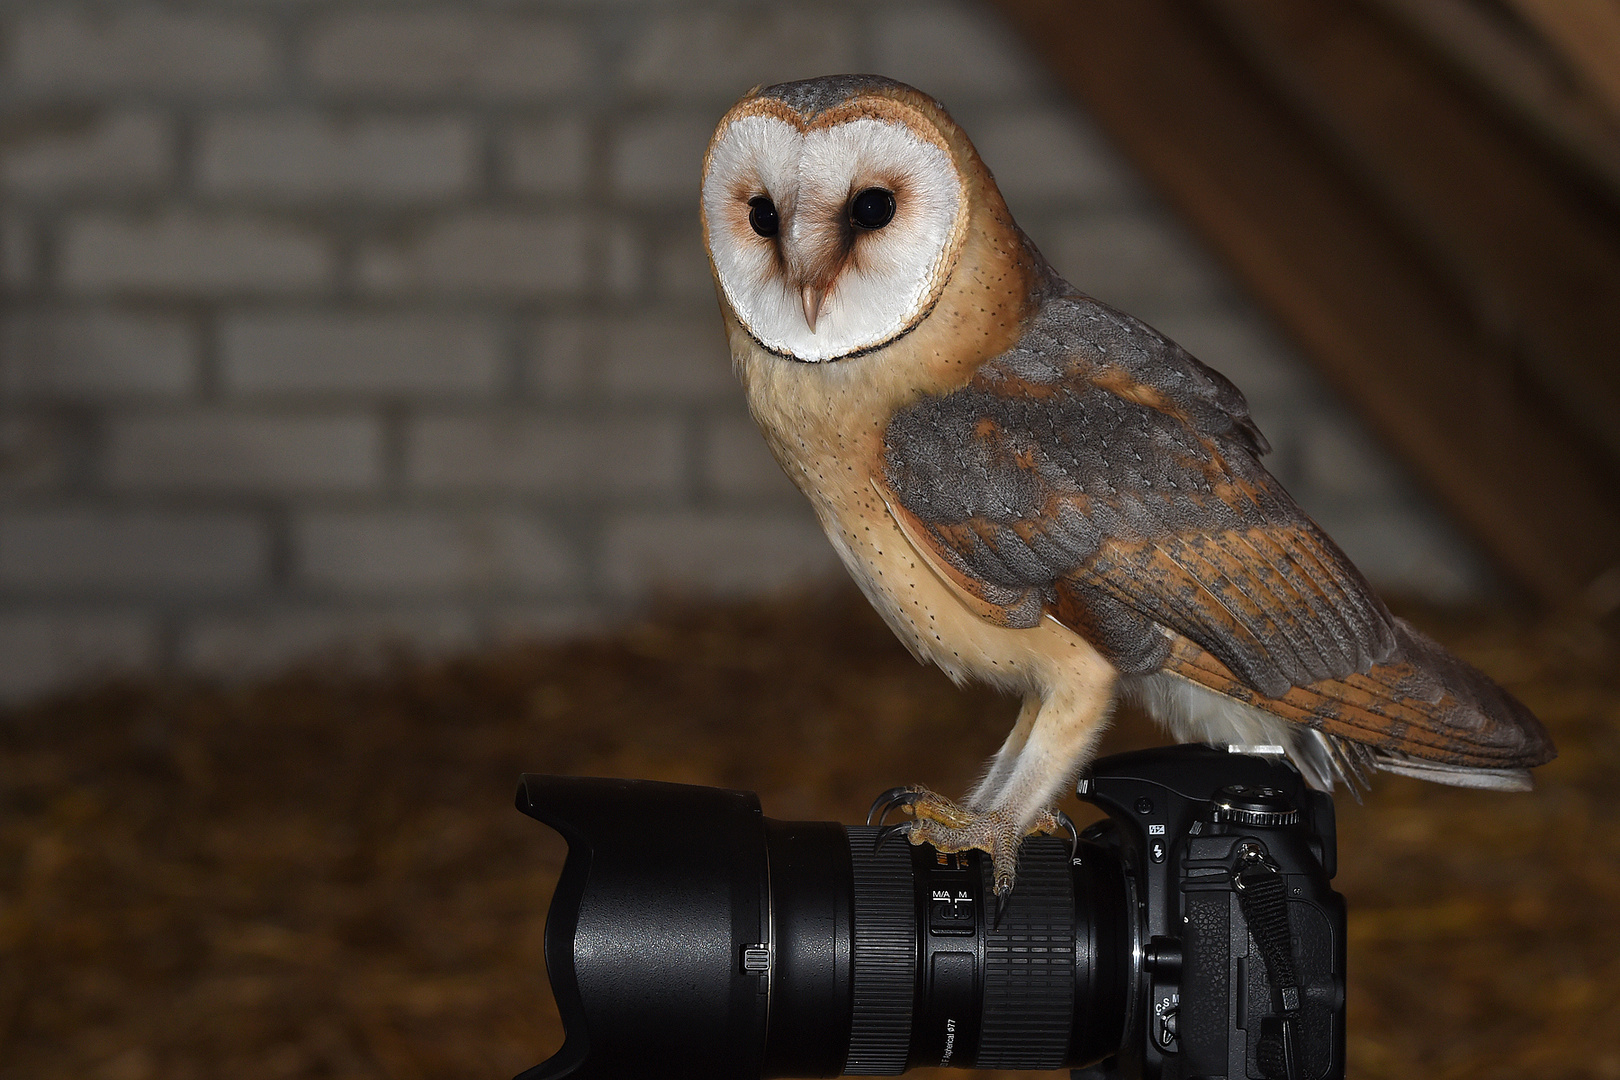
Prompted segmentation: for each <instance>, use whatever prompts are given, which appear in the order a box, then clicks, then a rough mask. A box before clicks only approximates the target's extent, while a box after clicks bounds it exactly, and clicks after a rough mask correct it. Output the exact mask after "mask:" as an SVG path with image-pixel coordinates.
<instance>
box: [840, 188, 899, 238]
mask: <svg viewBox="0 0 1620 1080" xmlns="http://www.w3.org/2000/svg"><path fill="white" fill-rule="evenodd" d="M893 217H894V192H892V191H884V190H883V189H882V188H880V187H869V188H867V189H866V190H865V191H863V192H861V193H860V194H858V195H856V196H855V197H854V198H853V199H851V200H849V220H850V221H851V222H852V223H853V224H855V225H856V226H858V227H860V228H862V229H881V228H883V226H885V225H887V224H888V223H889V221H890V219H892V218H893Z"/></svg>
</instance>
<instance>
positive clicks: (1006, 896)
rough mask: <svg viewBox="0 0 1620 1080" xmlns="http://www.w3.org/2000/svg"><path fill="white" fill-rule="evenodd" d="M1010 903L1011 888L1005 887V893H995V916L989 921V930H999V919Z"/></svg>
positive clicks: (1009, 886)
mask: <svg viewBox="0 0 1620 1080" xmlns="http://www.w3.org/2000/svg"><path fill="white" fill-rule="evenodd" d="M1011 902H1012V886H1011V885H1008V886H1007V891H1006V892H1001V891H999V890H997V892H996V914H995V917H994V918H993V919H991V921H990V929H992V930H1000V929H1001V917H1002V916H1003V915H1005V914H1006V913H1007V905H1008V904H1009V903H1011Z"/></svg>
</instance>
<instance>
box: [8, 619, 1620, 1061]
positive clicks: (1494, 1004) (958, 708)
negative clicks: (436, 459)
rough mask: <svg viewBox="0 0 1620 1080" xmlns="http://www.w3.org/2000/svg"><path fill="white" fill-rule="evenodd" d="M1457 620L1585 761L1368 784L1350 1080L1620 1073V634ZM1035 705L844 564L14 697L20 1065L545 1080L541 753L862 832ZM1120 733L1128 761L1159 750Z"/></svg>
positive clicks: (1448, 624)
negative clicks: (969, 673)
mask: <svg viewBox="0 0 1620 1080" xmlns="http://www.w3.org/2000/svg"><path fill="white" fill-rule="evenodd" d="M1420 621H1422V622H1423V623H1424V625H1425V626H1426V627H1427V628H1428V629H1429V630H1430V632H1432V633H1435V634H1436V635H1437V636H1439V637H1441V638H1442V640H1444V641H1446V642H1447V643H1448V644H1450V645H1451V646H1453V647H1454V648H1456V649H1458V650H1459V651H1461V652H1462V653H1463V654H1464V655H1466V656H1467V657H1468V658H1470V659H1471V660H1472V661H1473V662H1475V663H1476V664H1478V665H1480V666H1481V667H1483V668H1485V669H1486V670H1487V671H1489V672H1490V673H1491V674H1493V675H1494V676H1495V677H1496V678H1497V679H1499V680H1500V681H1502V682H1503V683H1505V684H1506V685H1507V686H1509V687H1510V688H1511V689H1512V690H1513V691H1514V692H1515V693H1517V694H1519V695H1520V696H1521V697H1522V698H1523V699H1524V700H1525V701H1526V702H1527V703H1529V704H1530V705H1531V707H1532V708H1534V709H1535V710H1536V711H1537V712H1538V713H1539V714H1540V715H1541V716H1542V717H1543V718H1544V719H1545V720H1546V721H1547V723H1548V725H1549V726H1550V727H1551V728H1552V730H1553V733H1554V736H1555V738H1556V739H1557V740H1558V743H1559V747H1560V750H1561V752H1562V756H1561V757H1560V758H1559V759H1558V761H1557V762H1555V763H1554V764H1553V765H1551V766H1549V767H1547V768H1545V769H1543V770H1541V771H1540V773H1539V775H1538V782H1539V784H1538V790H1537V791H1536V792H1535V794H1533V795H1529V796H1522V795H1521V796H1508V795H1496V794H1485V793H1478V792H1468V791H1457V790H1452V789H1445V788H1440V787H1435V786H1431V785H1425V784H1422V783H1419V782H1416V781H1408V780H1402V779H1399V778H1394V777H1380V778H1378V779H1377V781H1376V782H1375V785H1374V789H1373V791H1372V792H1371V793H1370V794H1368V795H1367V796H1366V801H1365V803H1364V804H1363V805H1359V806H1358V805H1356V803H1354V802H1353V801H1351V800H1349V799H1341V800H1340V866H1341V870H1340V874H1339V877H1338V880H1337V883H1336V884H1337V886H1338V888H1339V889H1340V890H1341V891H1343V892H1344V893H1345V894H1346V896H1347V898H1348V900H1349V904H1350V911H1351V915H1350V965H1351V966H1350V1032H1351V1034H1350V1075H1351V1076H1353V1077H1360V1078H1373V1077H1402V1078H1407V1077H1413V1076H1424V1077H1427V1078H1448V1077H1458V1078H1461V1077H1468V1078H1494V1077H1501V1078H1509V1077H1512V1078H1518V1077H1527V1076H1539V1077H1606V1078H1620V1040H1617V1039H1616V1038H1615V1035H1616V1033H1620V994H1617V993H1616V990H1615V988H1616V987H1617V986H1620V667H1617V664H1616V660H1617V658H1620V650H1617V648H1616V646H1615V644H1614V642H1613V640H1612V639H1611V638H1610V637H1607V636H1605V635H1604V634H1603V633H1602V632H1601V631H1599V630H1597V629H1594V628H1592V627H1590V626H1585V625H1582V624H1580V623H1573V622H1559V621H1550V622H1540V623H1531V622H1527V621H1525V620H1523V619H1516V618H1514V617H1512V616H1511V615H1509V614H1505V613H1495V614H1489V613H1488V614H1485V615H1476V616H1473V617H1470V618H1462V617H1457V616H1452V617H1449V618H1447V617H1438V616H1433V615H1431V616H1429V617H1428V618H1420ZM1013 711H1014V707H1013V704H1012V703H1011V702H1010V701H1007V700H1005V699H1000V698H997V697H995V696H993V695H990V694H987V693H985V692H982V691H969V692H963V691H958V690H956V689H955V688H953V687H951V686H950V685H949V684H948V683H947V682H946V681H945V680H944V679H943V677H941V676H940V675H939V674H938V673H937V672H935V671H933V670H931V669H925V668H922V667H919V666H918V665H917V664H915V663H914V662H913V661H912V660H911V658H910V657H909V656H907V655H906V654H905V653H904V652H903V651H902V650H901V649H900V647H899V646H898V645H897V644H896V643H895V642H894V640H893V639H892V638H891V637H890V636H889V634H888V633H887V631H886V630H884V629H883V627H882V626H881V625H880V624H878V623H877V621H876V619H875V617H874V616H872V614H871V613H870V611H869V610H868V609H867V608H866V607H865V605H864V603H862V602H861V601H860V599H859V598H858V597H856V596H854V595H853V594H852V592H850V591H849V590H846V589H843V588H838V589H829V590H827V591H826V593H825V594H824V595H819V596H804V597H799V598H796V599H789V600H783V601H778V602H773V603H760V604H752V605H743V606H729V607H686V608H672V609H670V610H668V611H665V612H663V613H660V614H657V615H655V616H652V617H649V618H648V619H646V620H645V621H643V622H640V623H638V624H636V625H634V626H632V627H629V628H627V629H625V630H623V631H622V632H618V633H616V634H614V635H612V636H607V637H602V638H599V639H595V640H588V641H579V642H572V643H565V644H556V645H548V646H524V647H511V648H508V649H504V650H498V651H491V652H486V653H483V654H479V655H474V656H468V657H463V658H459V659H455V660H450V661H438V662H423V661H413V660H411V659H409V658H404V657H402V658H397V659H396V660H394V661H393V662H391V663H389V664H386V665H383V666H382V667H381V668H377V667H375V666H373V667H371V668H369V669H366V668H361V667H358V666H354V665H350V666H348V667H345V666H344V665H343V664H340V663H334V664H332V665H330V666H327V667H324V668H307V669H304V670H301V671H297V672H294V673H291V674H287V675H284V676H280V677H277V678H273V679H269V680H266V681H262V682H257V683H252V684H248V685H237V686H223V687H222V686H216V685H210V684H206V683H201V682H185V681H151V682H130V683H123V684H117V685H109V686H105V687H101V688H98V689H95V690H92V691H87V692H84V693H80V694H77V695H73V696H68V697H63V698H59V699H57V700H54V701H50V702H46V703H42V704H39V705H36V706H32V707H29V708H25V709H20V710H13V711H12V712H11V713H9V714H3V715H0V1080H21V1078H25V1077H26V1078H30V1080H33V1078H39V1080H45V1078H55V1077H63V1078H66V1077H72V1078H74V1080H157V1078H164V1080H168V1078H173V1080H189V1078H204V1077H230V1078H232V1080H257V1078H267V1080H268V1078H293V1077H355V1078H383V1077H388V1078H395V1080H419V1078H420V1080H427V1078H436V1077H469V1078H470V1077H486V1078H502V1077H507V1076H510V1075H512V1074H513V1073H515V1072H517V1071H519V1070H521V1069H523V1068H525V1067H527V1066H529V1065H531V1064H533V1063H535V1062H537V1061H539V1060H540V1059H542V1058H543V1057H545V1056H547V1055H548V1054H549V1053H550V1052H551V1051H552V1050H553V1049H555V1048H556V1046H558V1045H559V1044H560V1042H561V1038H562V1035H561V1028H560V1026H559V1024H558V1022H557V1019H556V1016H555V1012H554V1010H553V1007H552V1004H551V1000H550V994H549V990H548V989H547V986H546V982H545V976H544V966H543V960H542V956H541V931H542V926H543V922H544V916H545V910H546V905H547V903H548V900H549V895H550V888H551V883H552V881H553V880H554V878H555V875H556V873H557V870H558V869H559V866H560V863H561V857H562V851H563V849H562V844H561V842H560V841H559V840H558V839H557V838H556V837H554V836H553V835H552V834H551V833H550V832H549V831H548V830H546V829H544V828H542V827H541V826H539V825H537V824H535V823H534V822H531V821H529V820H528V819H526V818H523V817H521V816H520V815H518V814H517V813H516V812H515V811H514V810H513V809H512V804H511V798H512V792H513V790H514V787H515V781H516V778H517V775H518V774H519V773H520V772H523V771H526V770H527V771H544V772H560V773H577V774H596V775H612V776H641V777H651V778H656V779H664V780H676V781H686V782H692V783H705V784H721V785H727V786H733V787H745V788H752V789H755V790H758V791H759V792H760V795H761V798H762V800H763V802H764V806H765V811H766V813H768V814H770V815H772V816H774V817H782V818H817V819H829V818H831V819H840V820H843V821H853V820H856V819H857V817H858V816H859V815H861V814H863V813H864V812H865V809H866V805H867V803H868V801H869V800H870V799H871V797H872V796H873V794H875V793H876V792H877V791H879V790H880V789H882V788H885V787H888V786H890V785H891V784H894V783H896V782H906V781H915V780H926V781H928V782H930V783H932V784H934V785H936V786H939V787H940V788H942V789H944V790H947V791H957V790H961V789H963V788H964V787H965V786H966V785H967V784H968V782H969V781H970V780H971V778H972V774H973V772H974V770H975V769H976V767H977V766H978V764H979V763H980V762H981V760H982V759H983V758H984V757H985V756H987V755H988V754H989V753H990V752H991V751H992V750H993V749H994V747H995V746H996V744H997V743H998V741H999V740H1000V738H1001V737H1002V735H1003V734H1004V733H1005V731H1006V728H1007V725H1008V724H1009V723H1010V720H1011V716H1012V714H1013ZM1116 731H1117V734H1116V735H1114V736H1111V739H1112V740H1113V741H1112V743H1111V745H1110V746H1109V748H1108V749H1109V750H1117V749H1122V748H1125V747H1128V746H1134V745H1142V744H1145V743H1147V742H1150V741H1152V739H1153V738H1154V733H1153V732H1152V731H1151V730H1150V728H1149V726H1148V725H1147V724H1146V723H1145V722H1143V721H1141V720H1140V719H1139V718H1130V717H1127V718H1124V719H1123V720H1122V722H1121V725H1120V726H1119V728H1117V729H1116ZM1071 809H1073V808H1072V807H1071ZM662 842H664V843H678V842H679V840H678V839H677V838H667V839H665V840H664V841H662ZM940 1075H945V1074H943V1073H942V1074H940ZM956 1075H960V1073H957V1074H956Z"/></svg>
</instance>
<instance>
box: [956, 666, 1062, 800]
mask: <svg viewBox="0 0 1620 1080" xmlns="http://www.w3.org/2000/svg"><path fill="white" fill-rule="evenodd" d="M1043 704H1044V702H1043V701H1042V699H1041V696H1040V695H1039V694H1028V695H1026V696H1025V697H1024V704H1023V707H1022V708H1020V709H1019V710H1018V719H1017V720H1016V721H1015V722H1014V723H1013V728H1012V730H1011V731H1009V732H1008V733H1007V739H1006V741H1005V742H1003V743H1002V744H1001V749H1000V750H997V751H996V754H995V756H994V757H992V758H991V759H990V764H989V765H988V766H986V768H985V771H984V776H982V777H981V778H980V779H979V782H978V783H977V784H975V785H974V786H973V791H972V792H971V793H970V794H969V795H968V797H967V798H966V799H965V800H963V801H964V804H965V805H966V806H968V807H969V808H971V809H974V810H988V809H989V808H990V807H992V806H994V805H995V801H996V793H997V792H999V791H1000V790H1001V788H1002V786H1003V785H1004V784H1006V783H1007V778H1008V777H1009V776H1011V775H1012V771H1013V766H1015V765H1017V764H1018V753H1019V751H1021V750H1023V748H1024V744H1025V743H1026V742H1028V741H1029V732H1030V729H1031V728H1033V727H1034V726H1035V717H1036V716H1038V715H1039V714H1040V711H1041V706H1042V705H1043Z"/></svg>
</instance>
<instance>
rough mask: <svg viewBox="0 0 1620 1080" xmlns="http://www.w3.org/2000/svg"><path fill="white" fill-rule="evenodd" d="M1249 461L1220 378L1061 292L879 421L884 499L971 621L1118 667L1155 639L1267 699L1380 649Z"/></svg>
mask: <svg viewBox="0 0 1620 1080" xmlns="http://www.w3.org/2000/svg"><path fill="white" fill-rule="evenodd" d="M1266 449H1267V447H1266V444H1265V440H1264V438H1263V437H1262V436H1261V435H1260V433H1259V431H1258V430H1257V429H1256V428H1255V426H1254V424H1253V422H1252V421H1251V420H1250V418H1249V414H1248V407H1247V405H1246V403H1245V402H1244V400H1243V395H1242V394H1241V393H1239V392H1238V391H1237V389H1236V388H1235V387H1233V386H1232V384H1231V383H1229V382H1227V381H1226V380H1225V379H1224V378H1222V377H1221V376H1220V375H1219V374H1217V373H1215V372H1214V371H1212V370H1210V369H1209V368H1207V367H1205V366H1204V365H1202V364H1200V363H1199V362H1198V361H1197V360H1195V359H1193V358H1192V357H1191V356H1189V355H1188V354H1187V353H1186V352H1185V351H1184V350H1182V349H1181V348H1179V347H1178V346H1176V345H1174V344H1173V343H1171V342H1169V341H1167V340H1166V339H1165V338H1163V337H1161V336H1160V335H1159V334H1158V333H1156V332H1155V331H1153V330H1151V329H1150V328H1148V327H1147V326H1145V325H1143V324H1142V323H1140V322H1138V321H1136V320H1135V319H1132V318H1130V317H1129V316H1126V315H1123V314H1121V313H1119V312H1116V311H1113V310H1112V309H1110V308H1107V307H1105V306H1104V305H1102V304H1099V303H1097V302H1095V301H1092V300H1090V299H1088V298H1085V297H1074V296H1071V297H1064V298H1061V299H1053V300H1049V301H1047V302H1046V304H1045V305H1044V307H1043V309H1042V311H1041V313H1040V314H1039V315H1038V316H1037V318H1036V319H1035V320H1033V322H1032V324H1031V326H1030V327H1029V329H1028V330H1027V331H1026V333H1025V334H1024V336H1023V337H1022V338H1021V340H1020V341H1019V343H1018V344H1017V346H1015V347H1014V348H1013V349H1012V350H1010V351H1008V352H1007V353H1004V354H1002V355H1001V356H998V357H996V358H994V359H993V360H990V361H988V362H986V363H985V364H983V365H982V366H981V367H980V368H979V369H978V370H977V371H976V372H975V374H974V377H973V379H972V381H971V382H969V383H968V384H967V385H965V386H963V387H961V388H959V389H957V390H955V391H953V392H951V393H948V394H944V395H940V396H932V397H926V398H923V399H921V400H919V401H917V402H915V403H914V404H912V405H911V406H909V407H907V408H906V409H904V410H903V411H901V412H899V413H897V414H896V415H895V416H894V417H893V419H892V420H891V422H890V423H889V425H888V428H887V430H886V432H885V436H884V461H883V480H882V486H883V487H885V488H886V490H885V493H884V494H885V498H887V499H888V500H889V503H890V506H891V509H893V510H894V512H895V513H896V516H897V517H898V518H900V519H901V525H902V527H903V528H904V529H905V530H906V532H907V534H908V536H910V537H912V538H913V542H914V543H915V542H918V540H919V539H920V541H921V543H922V544H923V545H924V546H925V547H927V548H928V549H930V552H929V553H930V554H931V555H932V557H933V560H934V563H935V565H936V566H937V567H940V568H941V569H942V571H943V572H944V573H945V574H946V575H947V576H948V577H949V578H950V579H951V580H953V581H954V582H955V583H956V584H957V585H958V586H960V587H961V588H963V589H965V590H966V591H967V592H968V593H969V594H971V595H972V596H973V597H975V598H977V600H978V601H979V602H980V610H981V613H982V614H985V615H986V617H988V618H991V619H993V620H994V621H997V622H999V623H1001V624H1002V625H1006V626H1033V625H1035V624H1036V623H1037V622H1038V621H1039V620H1040V619H1041V618H1043V617H1045V616H1047V615H1051V616H1052V617H1054V618H1056V619H1058V620H1059V621H1060V622H1062V623H1064V624H1065V625H1068V626H1070V627H1071V628H1073V629H1074V630H1076V631H1077V632H1078V633H1081V634H1082V635H1084V636H1085V637H1086V638H1087V639H1088V640H1090V641H1092V642H1093V643H1094V644H1095V645H1096V646H1097V647H1098V648H1099V649H1100V650H1101V651H1103V653H1104V654H1105V655H1107V656H1109V657H1110V659H1112V660H1113V661H1114V662H1115V664H1116V665H1117V666H1119V667H1120V668H1121V669H1122V670H1124V671H1130V672H1146V671H1153V670H1157V669H1158V668H1159V667H1160V666H1161V665H1163V664H1164V663H1165V661H1166V660H1167V659H1169V652H1170V647H1171V644H1172V643H1173V640H1174V636H1173V635H1168V634H1166V633H1164V632H1163V631H1162V630H1160V629H1159V628H1161V627H1162V628H1166V629H1169V630H1171V631H1174V632H1175V633H1176V634H1179V635H1181V636H1182V637H1185V638H1186V639H1189V640H1190V641H1191V642H1193V643H1196V644H1197V645H1198V646H1200V647H1201V648H1202V649H1203V650H1206V651H1207V652H1208V653H1210V654H1211V655H1213V656H1214V657H1216V658H1218V659H1219V660H1220V662H1221V663H1222V664H1224V665H1225V666H1226V667H1227V668H1228V669H1229V670H1230V671H1231V672H1233V673H1234V674H1236V675H1237V676H1238V677H1239V678H1240V679H1242V680H1243V682H1245V683H1246V684H1247V685H1248V686H1250V687H1253V688H1254V689H1256V690H1258V691H1259V692H1260V693H1262V694H1264V695H1266V696H1268V697H1272V698H1278V697H1281V696H1282V695H1283V694H1284V693H1286V692H1287V691H1288V689H1289V688H1290V687H1298V686H1306V685H1309V684H1311V683H1315V682H1319V681H1321V680H1323V679H1332V678H1343V677H1345V676H1348V675H1350V674H1352V673H1356V672H1366V671H1367V670H1368V669H1369V668H1370V667H1372V665H1374V664H1377V663H1380V662H1382V661H1384V660H1387V659H1389V658H1390V657H1391V655H1392V654H1393V653H1394V652H1395V649H1396V642H1395V634H1394V630H1393V624H1392V620H1391V617H1390V615H1389V612H1388V611H1387V610H1386V609H1385V607H1384V605H1383V604H1382V603H1381V602H1379V600H1378V599H1377V598H1376V597H1375V596H1374V594H1373V592H1372V590H1371V588H1370V587H1369V586H1368V585H1367V583H1366V581H1365V580H1364V579H1363V578H1362V577H1361V575H1360V573H1358V572H1357V571H1356V569H1355V567H1354V566H1352V565H1351V564H1350V562H1349V560H1348V559H1346V558H1345V556H1344V555H1343V554H1342V553H1341V552H1340V551H1339V550H1338V548H1337V547H1336V546H1335V545H1334V544H1333V542H1332V541H1331V540H1330V539H1328V537H1327V536H1326V535H1325V534H1323V533H1322V532H1321V530H1320V529H1318V528H1317V527H1316V525H1315V524H1314V523H1312V522H1311V520H1310V519H1309V518H1308V517H1306V515H1305V514H1304V512H1303V511H1301V510H1300V509H1299V507H1298V506H1296V505H1295V504H1294V502H1293V500H1292V499H1290V498H1289V496H1288V494H1287V493H1286V492H1285V491H1283V489H1282V487H1281V486H1280V485H1279V484H1278V483H1277V481H1276V480H1275V479H1274V478H1273V477H1272V476H1271V475H1270V474H1269V473H1267V472H1266V470H1265V469H1264V468H1263V467H1262V466H1261V464H1260V461H1259V457H1260V455H1261V454H1262V453H1264V452H1265V450H1266Z"/></svg>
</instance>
